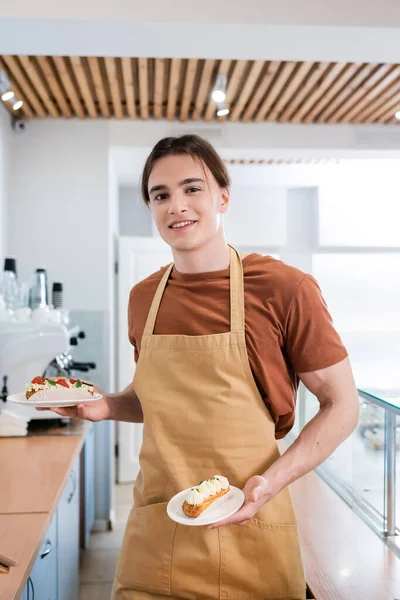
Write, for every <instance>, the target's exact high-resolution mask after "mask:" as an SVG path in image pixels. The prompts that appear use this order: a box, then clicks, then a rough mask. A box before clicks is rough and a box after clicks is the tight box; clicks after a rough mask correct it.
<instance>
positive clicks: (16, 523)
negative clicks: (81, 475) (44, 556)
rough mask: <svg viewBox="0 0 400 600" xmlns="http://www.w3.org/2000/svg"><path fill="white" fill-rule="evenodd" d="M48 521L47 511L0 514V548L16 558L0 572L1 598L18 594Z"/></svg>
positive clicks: (44, 533) (8, 597) (16, 596)
mask: <svg viewBox="0 0 400 600" xmlns="http://www.w3.org/2000/svg"><path fill="white" fill-rule="evenodd" d="M49 525H50V518H49V513H36V514H22V515H21V514H15V515H0V549H1V550H3V551H4V552H5V553H7V556H10V557H11V558H13V559H14V560H16V561H17V562H18V565H17V566H16V567H11V568H10V572H9V573H8V574H6V575H0V598H1V599H2V600H13V599H14V598H19V596H20V594H21V593H22V591H23V589H24V587H25V584H26V580H27V579H28V576H29V573H30V572H31V570H32V567H33V564H34V562H35V558H36V555H37V553H38V552H39V550H40V546H41V544H42V542H43V539H44V537H45V535H46V531H47V529H48V527H49Z"/></svg>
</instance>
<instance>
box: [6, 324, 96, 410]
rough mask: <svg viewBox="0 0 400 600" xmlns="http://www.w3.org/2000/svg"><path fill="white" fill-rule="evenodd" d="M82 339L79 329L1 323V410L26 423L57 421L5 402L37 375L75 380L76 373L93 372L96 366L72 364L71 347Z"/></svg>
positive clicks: (27, 407) (88, 363)
mask: <svg viewBox="0 0 400 600" xmlns="http://www.w3.org/2000/svg"><path fill="white" fill-rule="evenodd" d="M84 337H85V334H84V332H82V331H80V329H79V326H78V325H73V324H70V325H69V326H66V325H56V324H35V323H33V322H30V323H18V322H4V323H1V322H0V382H1V385H0V389H1V393H0V410H1V409H2V408H9V409H10V410H12V412H14V413H17V414H20V415H22V416H23V417H25V418H29V420H37V419H60V417H59V415H57V414H56V413H53V412H51V411H37V410H36V409H35V408H34V407H32V408H31V407H29V406H22V405H17V404H15V403H9V402H7V400H6V399H7V396H9V395H11V394H17V393H21V392H23V391H24V390H25V385H26V383H27V382H29V381H31V379H32V378H33V377H35V376H36V375H43V376H46V377H58V376H60V377H75V376H76V375H75V374H76V373H77V374H79V376H80V373H87V372H89V371H90V370H91V369H95V368H96V365H95V363H92V362H87V363H80V362H75V361H74V359H73V357H72V355H71V347H73V346H76V345H77V344H78V340H79V339H83V338H84ZM81 378H82V379H83V377H81ZM11 404H12V405H11Z"/></svg>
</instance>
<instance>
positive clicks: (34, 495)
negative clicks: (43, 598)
mask: <svg viewBox="0 0 400 600" xmlns="http://www.w3.org/2000/svg"><path fill="white" fill-rule="evenodd" d="M89 428H90V424H88V423H87V424H84V426H83V427H82V430H81V434H80V435H76V433H75V434H74V435H72V436H70V437H69V436H68V435H62V436H60V435H43V436H40V437H25V438H0V552H1V553H3V554H5V555H7V556H10V557H11V558H13V559H15V560H16V561H18V566H16V567H12V568H11V569H10V572H9V573H8V574H1V575H0V599H1V600H14V599H17V598H19V597H20V594H21V593H22V591H23V589H24V586H25V583H26V580H27V578H28V576H29V573H30V571H31V569H32V567H33V564H34V562H35V559H36V555H37V553H38V551H39V549H40V546H41V544H42V543H43V540H44V538H45V536H46V533H47V530H48V527H49V525H50V522H51V520H52V518H53V515H54V513H55V511H56V509H57V505H58V503H59V500H60V497H61V495H62V492H63V489H64V487H65V484H66V482H67V479H68V476H69V473H70V471H71V468H72V466H73V463H74V461H75V459H76V457H77V456H78V455H79V453H80V451H81V449H82V446H83V443H84V441H85V437H86V435H87V433H88V431H89Z"/></svg>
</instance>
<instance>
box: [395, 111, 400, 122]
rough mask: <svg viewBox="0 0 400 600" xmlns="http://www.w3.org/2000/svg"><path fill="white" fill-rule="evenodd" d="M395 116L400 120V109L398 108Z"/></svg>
mask: <svg viewBox="0 0 400 600" xmlns="http://www.w3.org/2000/svg"><path fill="white" fill-rule="evenodd" d="M394 116H395V117H396V119H398V120H399V121H400V110H398V111H397V113H395V115H394Z"/></svg>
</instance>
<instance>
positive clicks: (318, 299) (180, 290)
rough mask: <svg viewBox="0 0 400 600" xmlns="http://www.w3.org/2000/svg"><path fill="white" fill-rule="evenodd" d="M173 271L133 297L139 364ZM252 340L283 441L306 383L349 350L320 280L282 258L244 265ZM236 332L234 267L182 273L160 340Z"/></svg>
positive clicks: (162, 313) (172, 284) (162, 317)
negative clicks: (158, 296)
mask: <svg viewBox="0 0 400 600" xmlns="http://www.w3.org/2000/svg"><path fill="white" fill-rule="evenodd" d="M166 268H167V267H163V268H162V269H160V270H159V271H157V272H156V273H154V274H153V275H151V276H150V277H148V278H147V279H145V280H143V281H141V282H140V283H138V284H137V285H135V286H134V287H133V288H132V290H131V293H130V299H129V310H128V319H129V339H130V341H131V343H132V344H133V345H134V347H135V361H137V359H138V357H139V352H140V344H141V339H142V335H143V330H144V326H145V323H146V319H147V315H148V312H149V309H150V305H151V302H152V299H153V296H154V294H155V291H156V289H157V286H158V284H159V282H160V279H161V277H162V276H163V274H164V272H165V270H166ZM243 271H244V296H245V298H244V301H245V321H246V342H247V352H248V356H249V361H250V366H251V370H252V372H253V377H254V380H255V382H256V384H257V387H258V389H259V391H260V394H261V396H262V398H263V400H264V402H265V405H266V407H267V408H268V410H269V411H270V413H271V415H272V417H273V419H274V421H275V430H276V437H277V438H282V437H284V436H285V435H286V434H287V433H288V431H290V429H291V428H292V426H293V422H294V409H295V403H296V391H297V387H298V383H299V380H298V377H297V375H296V373H306V372H309V371H316V370H318V369H324V368H325V367H329V366H331V365H334V364H336V363H337V362H339V361H341V360H343V359H344V358H345V357H346V356H347V351H346V349H345V347H344V346H343V343H342V341H341V339H340V337H339V335H338V334H337V332H336V331H335V329H334V327H333V325H332V319H331V316H330V314H329V312H328V309H327V307H326V304H325V302H324V300H323V298H322V296H321V291H320V289H319V287H318V284H317V282H316V281H315V279H313V277H311V276H310V275H306V274H304V273H303V272H302V271H299V270H298V269H296V268H294V267H290V266H288V265H286V264H285V263H283V262H281V261H280V260H276V259H274V258H272V257H270V256H262V255H260V254H249V255H247V256H245V258H244V259H243ZM229 330H230V300H229V269H224V270H222V271H214V272H209V273H190V274H184V273H179V272H177V271H176V269H175V268H174V269H173V271H172V273H171V276H170V279H169V281H168V285H167V288H166V290H165V293H164V296H163V298H162V301H161V306H160V309H159V313H158V316H157V321H156V325H155V330H154V333H155V334H156V335H208V334H214V333H224V332H227V331H229Z"/></svg>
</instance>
